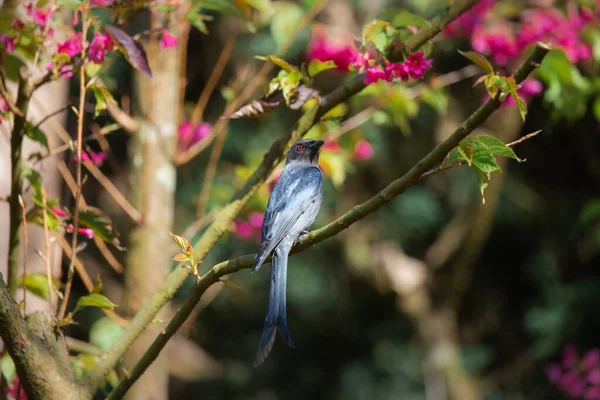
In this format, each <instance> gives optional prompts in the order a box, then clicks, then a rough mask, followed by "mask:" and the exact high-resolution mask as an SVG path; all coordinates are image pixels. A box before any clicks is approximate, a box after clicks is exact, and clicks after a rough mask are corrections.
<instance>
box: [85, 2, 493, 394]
mask: <svg viewBox="0 0 600 400" xmlns="http://www.w3.org/2000/svg"><path fill="white" fill-rule="evenodd" d="M478 2H479V0H457V1H456V2H455V3H454V4H453V5H452V6H451V7H449V8H448V9H447V10H446V11H445V12H444V13H442V15H441V16H440V17H438V18H436V19H435V21H437V22H434V24H432V26H429V27H426V28H423V29H422V30H421V31H419V32H418V33H417V35H415V36H413V37H411V38H409V39H407V40H406V42H405V47H404V48H405V49H406V50H407V51H409V52H411V51H415V50H416V49H418V48H419V47H420V46H422V45H423V44H425V43H426V42H427V41H428V40H430V39H431V38H433V37H434V36H435V35H436V34H437V33H438V32H439V31H440V30H441V29H443V28H444V27H445V26H446V25H447V24H449V23H450V22H451V21H452V20H454V19H455V18H457V17H458V16H459V15H460V14H462V13H463V12H465V11H467V10H468V9H469V8H471V7H473V6H474V5H475V4H477V3H478ZM364 88H365V83H364V76H362V75H359V76H357V77H355V78H353V79H352V80H350V81H348V82H347V83H346V84H344V85H343V86H341V87H339V88H338V89H336V90H334V91H333V92H331V93H330V94H329V95H327V96H325V97H323V98H322V99H321V100H320V102H319V104H317V105H315V106H313V107H312V108H311V109H309V110H308V111H306V112H305V113H304V114H303V115H302V117H301V118H300V119H299V120H298V123H297V126H296V129H295V130H294V131H293V132H291V133H289V134H287V135H285V136H284V137H282V138H280V139H279V140H277V141H276V142H275V143H273V145H272V146H271V148H270V149H269V151H268V152H267V154H266V155H265V157H264V159H263V162H262V163H261V165H259V166H258V168H257V169H256V170H255V171H254V173H253V174H252V176H251V177H250V178H249V179H248V181H246V184H245V185H244V186H243V187H242V188H241V189H240V190H239V191H238V192H237V193H236V194H235V195H234V197H233V199H232V200H231V202H230V203H229V204H227V205H226V206H225V207H224V208H223V209H222V210H221V212H220V213H219V215H218V216H217V217H216V218H215V220H214V222H213V223H212V224H211V225H210V226H209V227H208V229H207V230H206V231H205V233H204V234H203V235H202V237H201V238H200V240H199V241H198V242H197V243H196V245H195V246H194V250H195V251H194V253H195V254H196V255H197V257H198V259H199V260H202V259H203V258H204V257H205V256H206V255H207V254H208V252H209V251H210V249H211V248H212V247H213V246H214V244H215V243H216V242H217V240H218V239H219V238H220V237H221V236H222V235H223V234H224V233H225V232H227V230H228V228H229V225H230V224H231V222H232V221H233V219H234V218H235V217H236V216H237V214H238V213H239V212H240V211H241V209H242V208H243V207H244V206H245V205H246V203H247V202H248V201H249V200H250V199H251V198H252V196H253V195H254V194H255V193H256V191H257V190H258V189H259V188H260V186H261V185H262V184H263V183H264V182H265V180H266V179H267V177H268V176H269V174H270V173H271V172H272V171H273V169H274V168H275V167H276V166H277V165H278V164H279V162H280V161H281V160H282V159H283V157H284V154H285V151H286V149H287V148H289V146H290V145H291V144H292V143H293V142H295V141H296V140H298V139H300V138H301V137H302V136H304V135H305V134H306V132H308V131H309V130H310V128H311V127H312V126H313V125H314V124H315V123H317V122H318V121H319V117H320V116H322V115H323V114H325V113H326V112H327V111H329V110H331V109H332V108H333V107H335V106H336V105H338V104H339V103H342V102H344V101H346V100H347V99H348V98H350V97H352V96H354V95H355V94H357V93H359V92H360V91H361V90H363V89H364ZM496 107H497V106H496ZM492 111H493V110H492ZM190 273H191V271H190V270H189V269H187V268H177V269H175V270H174V271H173V272H171V274H169V276H168V277H167V279H166V280H165V283H164V284H163V285H162V286H161V287H160V288H159V289H158V290H157V291H156V293H155V294H154V295H153V296H152V297H150V298H149V299H148V300H147V301H146V303H145V305H144V307H143V308H142V309H141V310H140V311H139V312H138V313H137V314H136V315H135V316H134V318H133V319H132V320H131V322H130V324H129V326H128V327H127V329H126V330H125V332H123V335H122V336H121V339H120V340H119V341H117V342H116V343H115V344H114V345H113V346H112V347H111V348H110V349H109V350H108V351H107V352H106V354H105V356H104V357H103V359H102V360H101V361H99V362H98V364H97V365H96V367H95V368H94V369H93V370H92V371H90V373H89V374H88V377H87V382H86V383H87V384H88V385H89V386H90V388H91V390H92V391H95V390H97V389H98V387H99V386H100V385H101V384H102V382H103V381H104V379H105V377H106V375H107V374H108V373H109V372H110V370H111V369H112V368H114V366H115V365H116V364H117V363H118V362H119V360H120V359H121V357H122V356H123V354H125V352H126V351H127V350H128V349H129V347H130V346H131V344H132V343H133V341H134V340H135V339H136V338H137V337H138V336H139V335H140V334H141V333H142V332H143V331H144V329H145V328H146V326H148V324H150V323H151V321H152V319H153V318H154V316H155V315H156V313H157V312H158V311H160V309H161V308H162V307H163V306H164V305H165V304H166V303H167V302H168V301H169V300H171V298H172V297H173V296H174V294H175V292H176V291H177V290H178V289H179V288H180V287H181V286H182V285H183V283H184V282H185V280H186V279H187V278H188V277H189V276H190ZM209 274H210V272H209ZM209 286H210V285H209ZM186 304H187V303H186ZM194 304H195V302H194ZM192 308H193V306H192ZM161 348H162V346H161ZM159 351H160V350H159ZM157 354H158V353H157ZM148 365H149V364H148ZM144 369H145V368H144Z"/></svg>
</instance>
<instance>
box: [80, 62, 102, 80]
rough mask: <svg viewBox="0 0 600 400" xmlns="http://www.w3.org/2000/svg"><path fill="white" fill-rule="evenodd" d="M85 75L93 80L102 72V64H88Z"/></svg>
mask: <svg viewBox="0 0 600 400" xmlns="http://www.w3.org/2000/svg"><path fill="white" fill-rule="evenodd" d="M84 68H85V75H86V76H87V77H88V78H90V79H91V78H93V77H95V76H96V75H98V73H99V72H100V70H101V69H102V64H96V63H93V62H91V63H87V64H85V67H84Z"/></svg>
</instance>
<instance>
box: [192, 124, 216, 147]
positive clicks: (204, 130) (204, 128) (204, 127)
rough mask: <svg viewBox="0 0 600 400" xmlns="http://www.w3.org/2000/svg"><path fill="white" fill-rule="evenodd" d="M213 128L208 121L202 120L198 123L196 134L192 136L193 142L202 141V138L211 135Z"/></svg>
mask: <svg viewBox="0 0 600 400" xmlns="http://www.w3.org/2000/svg"><path fill="white" fill-rule="evenodd" d="M211 130H212V126H211V125H210V124H209V123H208V122H202V123H200V124H198V126H197V127H196V129H195V130H194V136H193V137H192V144H194V143H197V142H199V141H201V140H202V139H205V138H207V137H208V136H210V132H211Z"/></svg>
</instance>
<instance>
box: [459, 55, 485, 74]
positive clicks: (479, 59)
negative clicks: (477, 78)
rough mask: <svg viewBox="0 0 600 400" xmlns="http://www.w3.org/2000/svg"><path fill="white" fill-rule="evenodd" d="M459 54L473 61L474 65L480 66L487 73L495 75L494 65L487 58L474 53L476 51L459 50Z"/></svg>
mask: <svg viewBox="0 0 600 400" xmlns="http://www.w3.org/2000/svg"><path fill="white" fill-rule="evenodd" d="M458 52H459V53H460V54H461V55H462V56H464V57H466V58H468V59H469V60H471V62H472V63H474V64H476V65H478V66H479V67H481V68H482V69H483V70H484V71H486V72H487V73H489V74H493V73H494V67H492V64H491V63H490V62H489V61H488V59H487V58H485V57H484V56H483V55H481V54H479V53H477V52H474V51H460V50H458Z"/></svg>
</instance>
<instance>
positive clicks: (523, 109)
mask: <svg viewBox="0 0 600 400" xmlns="http://www.w3.org/2000/svg"><path fill="white" fill-rule="evenodd" d="M510 94H511V95H512V97H513V99H515V101H516V102H517V108H518V109H519V115H521V119H522V120H523V121H525V117H526V116H527V103H525V101H524V100H523V99H522V98H521V97H519V94H518V93H517V90H516V89H515V87H514V86H513V87H512V88H511V90H510Z"/></svg>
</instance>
